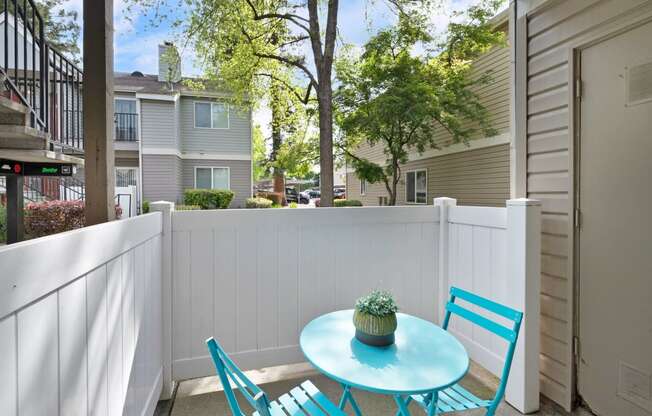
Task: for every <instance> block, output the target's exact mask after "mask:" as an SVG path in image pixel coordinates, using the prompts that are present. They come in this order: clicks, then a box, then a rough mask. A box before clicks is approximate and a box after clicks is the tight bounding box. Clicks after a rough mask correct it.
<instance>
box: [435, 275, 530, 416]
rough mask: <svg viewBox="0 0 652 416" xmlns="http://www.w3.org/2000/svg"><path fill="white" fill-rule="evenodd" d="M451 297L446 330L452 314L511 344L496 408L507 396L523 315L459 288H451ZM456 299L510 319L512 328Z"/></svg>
mask: <svg viewBox="0 0 652 416" xmlns="http://www.w3.org/2000/svg"><path fill="white" fill-rule="evenodd" d="M450 295H451V298H450V300H449V301H448V303H447V304H446V316H445V317H444V323H443V325H442V327H443V328H444V329H448V323H449V321H450V317H451V315H452V314H455V315H458V316H460V317H461V318H464V319H466V320H468V321H471V322H472V323H474V324H476V325H479V326H481V327H482V328H484V329H486V330H487V331H490V332H493V333H494V334H496V335H498V336H499V337H501V338H503V339H505V340H506V341H507V342H508V343H509V348H508V349H507V356H506V357H505V365H504V366H503V372H502V376H501V378H500V385H499V386H498V390H497V391H496V396H495V397H494V399H493V401H492V405H491V407H493V408H495V407H496V406H498V404H499V403H500V401H501V400H502V399H503V396H504V395H505V388H506V387H507V378H508V377H509V370H510V368H511V367H512V359H513V358H514V350H515V349H516V341H517V340H518V332H519V330H520V328H521V321H523V313H522V312H519V311H517V310H514V309H512V308H509V307H507V306H505V305H501V304H500V303H496V302H493V301H491V300H489V299H485V298H483V297H481V296H478V295H475V294H473V293H470V292H467V291H465V290H462V289H459V288H457V287H451V290H450ZM456 299H462V300H465V301H466V302H468V303H470V304H473V305H475V306H478V307H480V308H482V309H485V310H488V311H490V312H492V313H494V314H496V315H499V316H502V317H503V318H506V319H509V320H510V321H511V322H512V327H511V328H508V327H506V326H504V325H501V324H499V323H497V322H495V321H492V320H491V319H489V318H486V317H484V316H481V315H479V314H477V313H475V312H473V311H470V310H469V309H467V308H464V307H463V306H460V305H458V304H456V303H455V300H456Z"/></svg>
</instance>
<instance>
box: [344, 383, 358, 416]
mask: <svg viewBox="0 0 652 416" xmlns="http://www.w3.org/2000/svg"><path fill="white" fill-rule="evenodd" d="M342 388H343V389H344V392H343V393H342V398H341V399H340V406H339V407H340V410H344V408H345V407H346V402H349V403H351V407H352V408H353V412H354V413H355V415H356V416H362V412H361V411H360V408H359V407H358V403H356V402H355V399H354V398H353V394H352V393H351V387H350V386H347V385H346V384H342Z"/></svg>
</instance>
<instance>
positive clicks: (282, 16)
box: [246, 0, 310, 33]
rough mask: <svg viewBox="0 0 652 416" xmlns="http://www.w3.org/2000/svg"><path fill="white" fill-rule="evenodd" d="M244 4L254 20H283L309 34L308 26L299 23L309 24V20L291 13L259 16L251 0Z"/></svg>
mask: <svg viewBox="0 0 652 416" xmlns="http://www.w3.org/2000/svg"><path fill="white" fill-rule="evenodd" d="M246 2H247V4H248V5H249V8H250V9H251V12H252V13H253V14H254V20H265V19H285V20H287V21H289V22H292V23H294V24H295V25H296V26H298V27H300V28H301V29H303V30H305V31H306V32H307V33H310V29H309V28H308V26H306V25H305V24H303V23H301V22H305V23H308V22H309V20H308V19H306V18H305V17H302V16H299V15H297V14H292V13H262V14H261V13H258V10H256V6H255V5H254V4H253V2H252V1H251V0H246Z"/></svg>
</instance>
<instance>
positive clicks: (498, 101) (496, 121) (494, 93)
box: [355, 47, 510, 163]
mask: <svg viewBox="0 0 652 416" xmlns="http://www.w3.org/2000/svg"><path fill="white" fill-rule="evenodd" d="M509 62H510V61H509V47H502V48H496V49H494V50H492V51H490V52H488V53H486V54H485V55H483V56H482V57H480V58H479V59H478V60H477V61H476V62H474V63H473V70H472V71H473V75H472V76H474V77H478V76H481V75H484V74H485V73H489V74H490V76H491V80H490V82H489V83H488V84H486V85H482V86H478V87H477V88H475V89H474V91H475V92H476V93H477V94H478V96H479V97H480V102H481V103H482V105H484V106H485V107H486V108H487V110H488V111H489V114H490V121H491V125H492V127H493V128H494V129H496V130H497V131H498V133H499V134H501V133H507V132H509V98H510V94H509V92H510V81H509ZM482 137H483V135H482V133H481V132H478V133H477V134H476V135H475V136H474V137H473V138H472V139H479V138H482ZM435 140H436V143H437V145H438V146H439V147H442V148H443V147H446V146H447V145H450V144H452V143H453V139H452V137H451V136H450V134H448V132H446V131H444V130H443V129H438V130H436V131H435ZM355 153H356V155H358V156H360V157H364V158H365V159H368V160H371V161H374V162H377V163H378V162H382V161H384V160H386V158H387V157H386V156H385V155H384V154H383V146H382V143H378V144H377V145H376V146H373V147H371V146H369V145H368V144H367V143H366V142H363V143H362V144H361V145H360V147H359V148H358V150H356V152H355Z"/></svg>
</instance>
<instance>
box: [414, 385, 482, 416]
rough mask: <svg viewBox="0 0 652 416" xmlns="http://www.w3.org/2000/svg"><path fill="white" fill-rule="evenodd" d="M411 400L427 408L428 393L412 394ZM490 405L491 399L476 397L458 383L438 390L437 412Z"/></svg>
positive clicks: (457, 410)
mask: <svg viewBox="0 0 652 416" xmlns="http://www.w3.org/2000/svg"><path fill="white" fill-rule="evenodd" d="M411 398H412V400H414V401H415V402H417V403H418V404H419V405H420V406H421V407H423V408H424V409H427V408H428V403H430V402H429V400H428V395H421V394H419V395H414V396H411ZM489 406H491V400H484V399H481V398H479V397H477V396H476V395H475V394H473V393H471V392H470V391H468V390H467V389H465V388H464V387H462V386H460V385H459V384H455V385H453V386H451V387H449V388H447V389H445V390H442V391H440V392H439V401H438V402H437V414H440V413H447V412H459V411H462V410H470V409H478V408H481V407H489Z"/></svg>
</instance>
